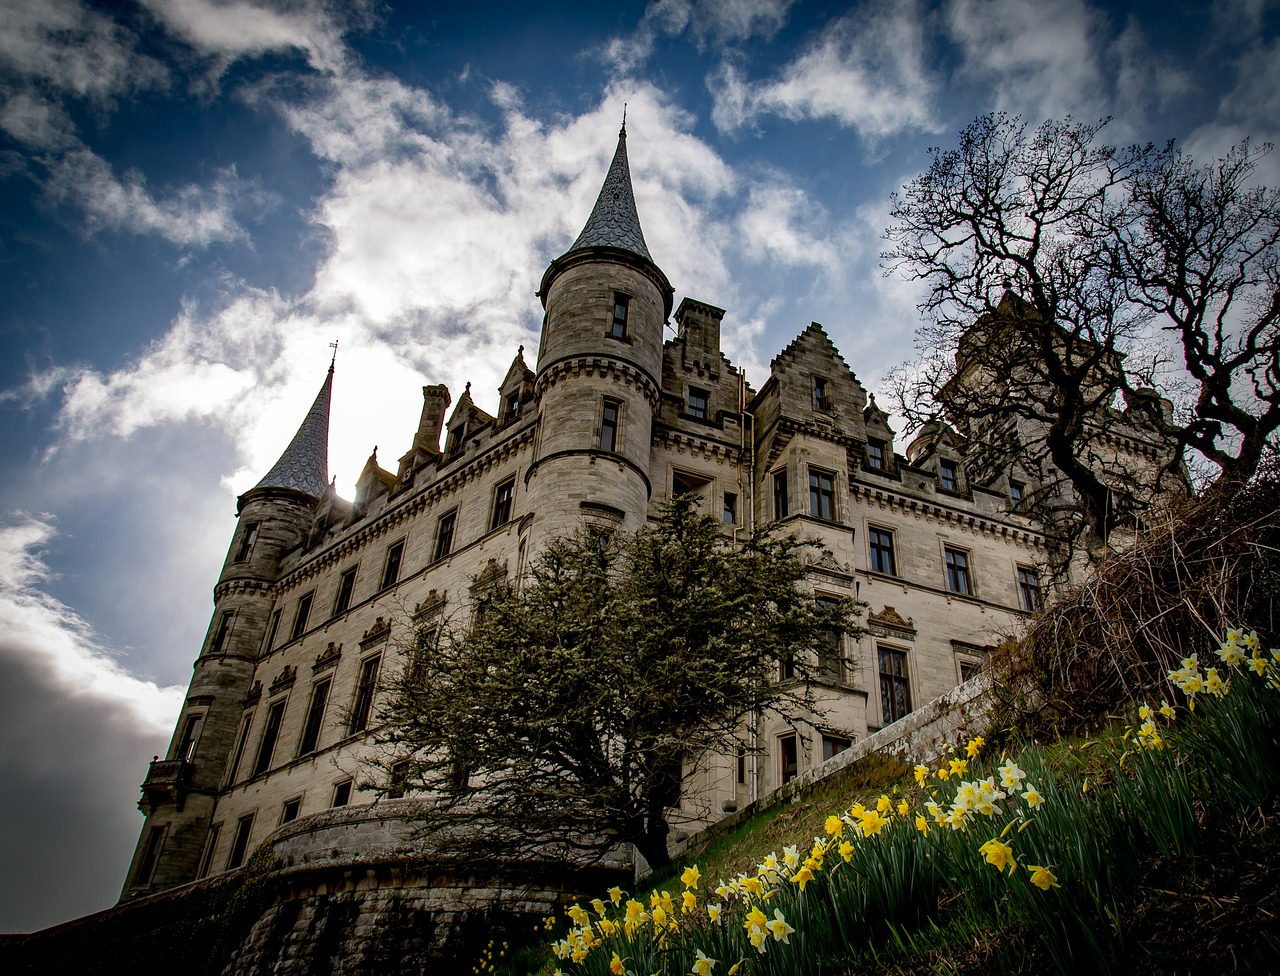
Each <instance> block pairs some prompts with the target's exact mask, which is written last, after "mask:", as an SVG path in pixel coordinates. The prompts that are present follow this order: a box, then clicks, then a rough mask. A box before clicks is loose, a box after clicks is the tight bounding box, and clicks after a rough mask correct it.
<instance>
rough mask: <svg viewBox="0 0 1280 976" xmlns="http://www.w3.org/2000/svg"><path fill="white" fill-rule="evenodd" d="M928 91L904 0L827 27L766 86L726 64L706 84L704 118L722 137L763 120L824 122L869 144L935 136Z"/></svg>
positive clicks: (920, 25) (910, 7) (913, 20)
mask: <svg viewBox="0 0 1280 976" xmlns="http://www.w3.org/2000/svg"><path fill="white" fill-rule="evenodd" d="M936 84H937V82H936V80H935V78H934V77H933V74H932V72H931V71H930V69H929V67H928V64H927V57H926V48H925V35H924V15H923V13H922V11H921V9H920V5H919V4H918V3H915V2H909V0H908V2H903V3H896V4H891V3H882V2H873V3H869V4H867V5H865V6H864V7H861V8H859V9H858V10H857V11H855V12H853V13H849V14H846V15H844V16H842V17H839V18H837V19H835V20H833V21H831V22H830V23H829V24H828V25H827V26H826V27H825V29H823V30H822V31H821V33H819V34H818V35H817V36H816V37H814V38H813V39H812V41H811V42H810V43H809V45H808V46H807V47H806V48H805V49H804V50H803V51H802V52H801V53H800V54H799V55H798V56H797V57H796V58H795V59H794V60H793V61H791V62H790V63H789V64H787V65H786V66H784V67H783V68H782V69H781V71H779V72H778V74H777V76H776V77H774V78H772V79H770V80H767V81H760V82H753V81H750V80H747V79H746V78H744V76H743V73H742V70H741V69H740V68H738V67H737V66H736V65H735V64H733V63H731V62H729V61H726V62H724V63H723V64H722V65H721V68H720V70H719V72H718V73H717V74H715V75H713V76H712V78H711V79H710V80H709V86H710V88H711V90H712V94H713V96H714V98H715V107H714V109H713V111H712V119H713V121H714V122H715V124H716V126H717V127H718V128H720V129H721V130H723V131H729V132H731V131H734V130H737V129H739V128H742V127H743V126H746V125H750V124H752V123H753V122H754V121H756V120H757V119H758V118H759V117H761V116H762V115H766V114H771V115H778V116H781V117H782V118H786V119H792V120H800V119H832V120H834V121H836V122H838V123H839V124H840V125H843V126H847V127H849V128H853V129H856V130H858V132H859V133H860V134H861V135H862V136H863V137H865V138H867V139H869V140H876V139H880V138H882V137H885V136H889V135H893V134H895V133H899V132H904V131H916V132H929V131H935V130H936V129H937V127H938V123H937V120H936V119H935V118H934V111H933V101H934V97H935V93H936Z"/></svg>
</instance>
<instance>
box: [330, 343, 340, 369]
mask: <svg viewBox="0 0 1280 976" xmlns="http://www.w3.org/2000/svg"><path fill="white" fill-rule="evenodd" d="M329 348H330V349H332V350H333V358H332V359H330V360H329V372H330V373H332V372H333V366H334V364H335V363H336V362H337V361H338V340H337V339H334V340H333V342H331V343H329Z"/></svg>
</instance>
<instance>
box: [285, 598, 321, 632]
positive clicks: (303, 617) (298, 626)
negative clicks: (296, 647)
mask: <svg viewBox="0 0 1280 976" xmlns="http://www.w3.org/2000/svg"><path fill="white" fill-rule="evenodd" d="M315 598H316V593H315V590H312V591H311V592H310V593H304V594H302V596H300V597H299V598H298V612H297V613H295V614H294V615H293V631H292V632H291V633H290V634H289V639H290V640H297V639H298V638H299V637H301V636H302V635H303V634H304V633H305V632H306V629H307V618H308V617H310V616H311V602H312V601H313V600H314V599H315Z"/></svg>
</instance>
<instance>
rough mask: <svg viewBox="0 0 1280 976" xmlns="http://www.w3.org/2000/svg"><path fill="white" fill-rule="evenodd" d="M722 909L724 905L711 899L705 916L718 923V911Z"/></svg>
mask: <svg viewBox="0 0 1280 976" xmlns="http://www.w3.org/2000/svg"><path fill="white" fill-rule="evenodd" d="M722 911H724V906H723V905H721V904H720V903H719V902H714V901H713V902H712V903H711V904H710V905H708V906H707V918H709V919H710V920H711V921H712V922H714V923H716V924H719V922H720V913H721V912H722Z"/></svg>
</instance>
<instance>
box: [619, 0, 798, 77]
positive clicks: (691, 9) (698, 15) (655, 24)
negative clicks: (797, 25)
mask: <svg viewBox="0 0 1280 976" xmlns="http://www.w3.org/2000/svg"><path fill="white" fill-rule="evenodd" d="M794 5H795V0H655V2H653V3H651V4H649V6H648V7H646V8H645V12H644V16H643V17H641V18H640V22H639V23H638V24H637V25H636V29H635V30H634V31H633V32H632V33H631V34H628V35H626V36H623V37H614V38H610V40H609V42H608V43H607V44H606V45H605V49H604V57H605V60H606V61H608V62H609V63H610V64H611V65H612V66H613V68H614V69H615V70H616V71H619V72H621V73H624V74H625V73H629V72H631V71H633V70H635V69H636V68H637V67H638V66H639V65H641V64H643V63H644V62H645V61H647V60H648V59H649V57H650V55H652V53H653V45H654V41H655V40H656V39H657V37H658V35H659V34H663V35H666V36H667V37H678V36H680V35H681V34H683V33H685V32H686V31H687V32H688V33H689V36H690V37H691V38H692V39H693V41H694V43H695V44H696V45H697V46H698V48H699V49H702V48H704V47H706V46H707V45H708V44H709V45H711V46H712V47H714V48H716V49H717V50H719V49H722V48H724V47H725V46H727V45H733V44H737V43H739V42H742V41H746V40H748V39H750V38H753V37H761V38H764V39H766V40H768V39H769V38H772V37H773V36H774V34H776V33H777V32H778V30H779V29H780V28H781V27H782V26H783V25H784V24H785V23H786V22H787V15H788V14H789V12H790V10H791V8H792V7H793V6H794Z"/></svg>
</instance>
